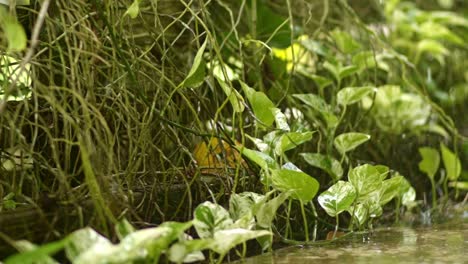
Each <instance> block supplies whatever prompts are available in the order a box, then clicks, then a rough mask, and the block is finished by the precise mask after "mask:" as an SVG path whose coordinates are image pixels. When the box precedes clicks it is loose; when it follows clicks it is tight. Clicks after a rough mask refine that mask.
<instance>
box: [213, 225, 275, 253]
mask: <svg viewBox="0 0 468 264" xmlns="http://www.w3.org/2000/svg"><path fill="white" fill-rule="evenodd" d="M271 235H272V234H271V232H269V231H266V230H247V229H242V228H235V229H225V230H220V231H217V232H216V233H215V234H214V244H213V245H212V246H211V249H212V250H213V251H215V252H216V253H218V254H220V255H225V254H226V253H228V252H229V250H230V249H231V248H233V247H235V246H236V245H238V244H240V243H243V242H246V241H248V240H251V239H254V238H258V237H262V236H271Z"/></svg>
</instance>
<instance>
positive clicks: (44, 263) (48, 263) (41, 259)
mask: <svg viewBox="0 0 468 264" xmlns="http://www.w3.org/2000/svg"><path fill="white" fill-rule="evenodd" d="M13 246H14V247H15V248H16V249H17V250H18V251H19V252H28V251H34V250H36V249H37V248H38V246H37V245H35V244H33V243H31V242H29V241H27V240H19V241H15V242H14V244H13ZM20 261H21V262H18V263H27V262H25V261H23V260H20ZM7 263H8V262H7ZM34 263H37V264H58V263H59V262H57V261H55V260H54V259H53V258H51V257H49V256H47V255H43V256H39V254H38V255H37V258H36V259H34Z"/></svg>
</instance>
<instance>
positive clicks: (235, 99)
mask: <svg viewBox="0 0 468 264" xmlns="http://www.w3.org/2000/svg"><path fill="white" fill-rule="evenodd" d="M216 80H218V83H219V86H221V88H222V89H223V91H224V93H225V94H226V96H227V97H228V99H229V102H230V103H231V105H232V109H233V110H234V112H237V113H242V112H243V111H244V108H245V106H244V98H242V96H241V95H240V94H239V92H237V90H236V89H234V88H233V87H230V86H229V85H228V84H227V83H226V82H225V81H223V80H221V79H220V78H216Z"/></svg>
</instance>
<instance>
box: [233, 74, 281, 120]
mask: <svg viewBox="0 0 468 264" xmlns="http://www.w3.org/2000/svg"><path fill="white" fill-rule="evenodd" d="M240 84H241V87H242V89H243V90H244V93H245V94H246V96H247V100H249V103H250V104H251V105H252V110H253V112H254V114H255V116H256V117H257V118H258V119H259V120H260V122H262V123H263V124H265V125H266V126H271V125H272V124H273V122H274V121H275V116H274V115H273V113H272V112H271V109H272V108H274V107H275V104H273V102H272V101H271V100H270V99H269V98H268V96H267V95H266V94H265V93H263V92H257V91H255V90H254V89H252V88H250V87H249V86H248V85H247V84H245V83H244V82H242V81H240Z"/></svg>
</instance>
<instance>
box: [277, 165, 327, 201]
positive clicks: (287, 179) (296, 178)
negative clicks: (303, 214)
mask: <svg viewBox="0 0 468 264" xmlns="http://www.w3.org/2000/svg"><path fill="white" fill-rule="evenodd" d="M272 183H273V186H274V187H275V189H277V190H279V191H282V192H291V197H292V198H294V199H297V200H301V201H302V202H304V203H305V202H309V201H310V200H312V198H314V197H315V195H316V194H317V191H318V188H319V183H318V181H317V180H316V179H314V178H312V177H311V176H309V175H307V174H306V173H304V172H302V171H296V170H289V169H281V170H272Z"/></svg>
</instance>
